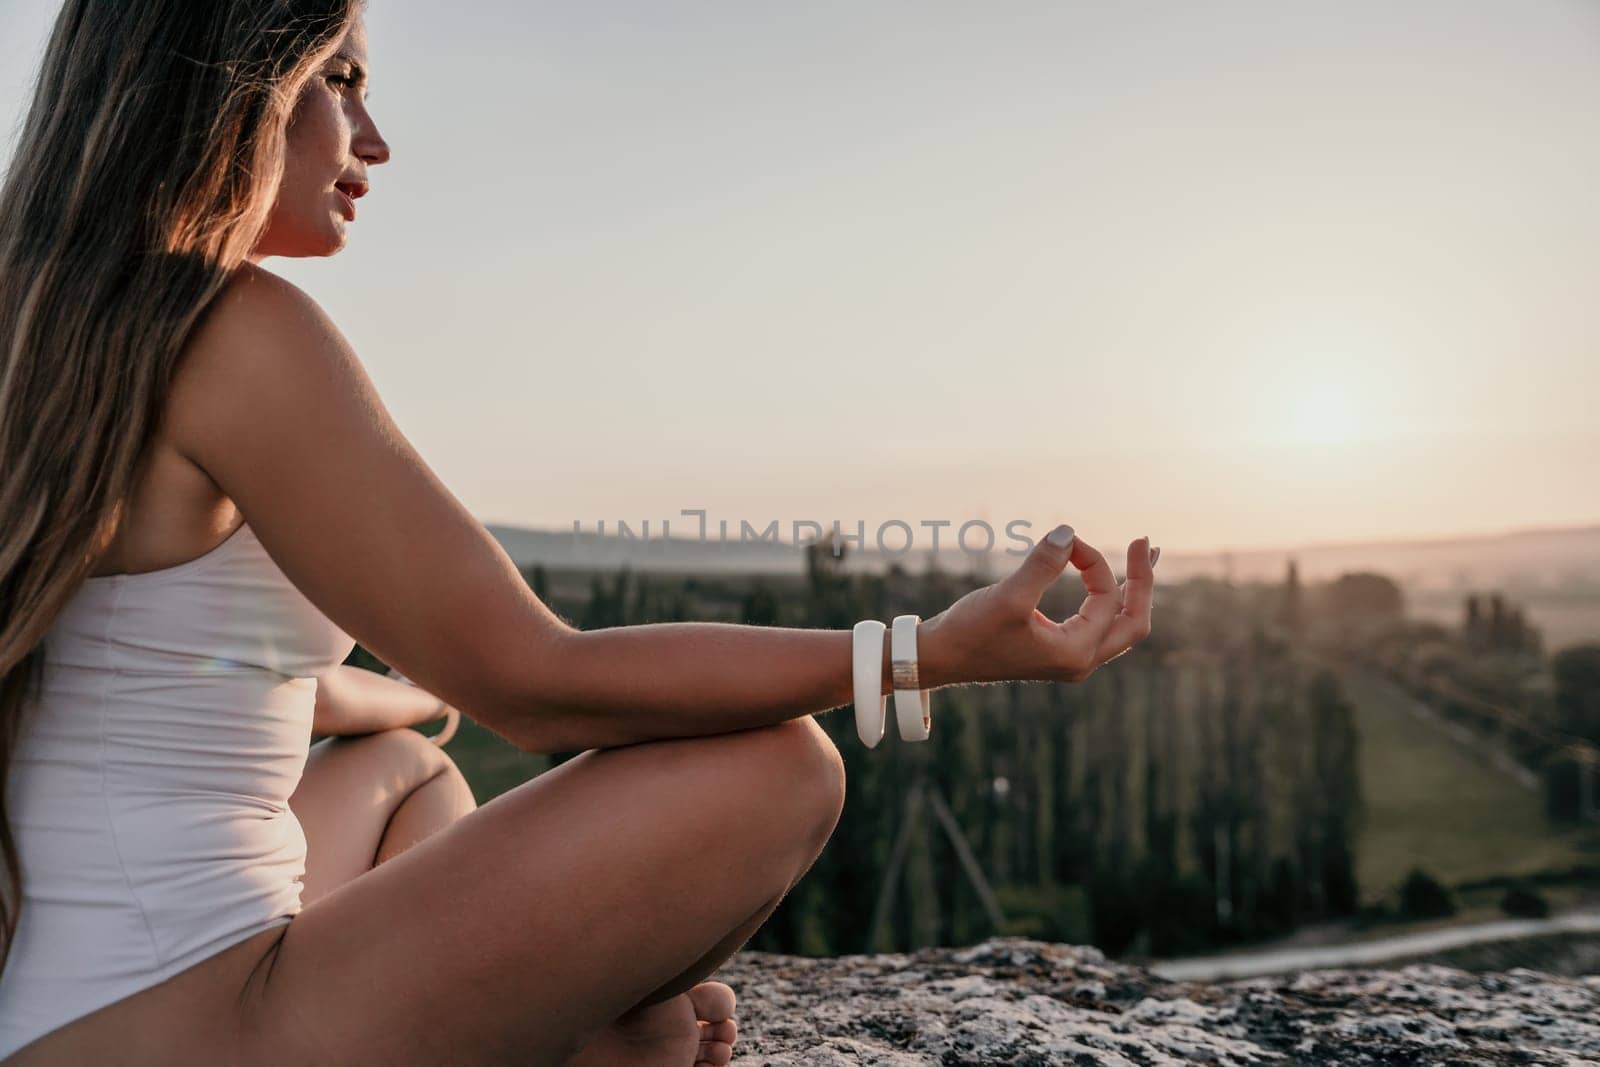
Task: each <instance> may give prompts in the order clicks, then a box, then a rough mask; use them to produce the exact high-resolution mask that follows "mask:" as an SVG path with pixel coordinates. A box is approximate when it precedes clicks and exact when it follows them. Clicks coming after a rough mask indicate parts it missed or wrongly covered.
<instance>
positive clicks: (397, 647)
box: [165, 265, 1150, 752]
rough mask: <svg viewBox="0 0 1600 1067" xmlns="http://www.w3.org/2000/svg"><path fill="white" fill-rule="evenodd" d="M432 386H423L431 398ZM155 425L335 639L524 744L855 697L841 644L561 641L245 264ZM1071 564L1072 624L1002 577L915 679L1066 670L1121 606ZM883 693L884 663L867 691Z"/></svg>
mask: <svg viewBox="0 0 1600 1067" xmlns="http://www.w3.org/2000/svg"><path fill="white" fill-rule="evenodd" d="M465 358H470V356H468V357H465ZM447 374H448V371H447V370H446V369H441V370H440V371H439V377H440V382H441V384H442V383H443V382H444V381H445V380H446V376H447ZM165 417H166V420H167V426H168V431H169V434H170V437H171V439H172V440H173V441H174V442H175V443H176V444H177V445H178V446H179V448H180V450H181V451H182V452H183V453H184V455H185V456H187V457H188V458H189V459H190V460H191V461H193V462H194V463H195V464H196V465H197V466H199V467H200V468H201V469H202V470H204V471H206V473H207V474H208V475H209V476H210V477H211V478H212V479H213V480H214V481H215V482H216V484H217V485H218V486H219V487H220V488H221V489H222V491H223V492H224V493H225V494H227V496H228V497H229V498H230V499H231V500H232V501H233V502H234V504H235V505H237V506H238V508H239V509H240V511H241V512H243V514H244V516H245V520H246V521H247V522H249V523H250V525H251V528H252V530H253V531H254V532H255V534H256V536H257V538H258V539H259V540H260V542H261V543H262V545H263V546H264V547H265V548H266V550H267V552H268V554H269V555H270V556H271V557H272V559H273V560H274V562H276V563H277V565H278V566H279V567H280V568H281V569H282V570H283V572H284V573H285V574H286V575H287V576H288V577H289V579H290V580H291V581H293V582H294V584H295V586H296V587H297V588H299V589H300V591H301V592H302V593H303V594H304V595H305V596H306V597H307V598H308V599H309V600H310V601H311V602H312V603H313V604H315V605H316V606H317V607H318V608H319V609H320V610H321V611H322V612H323V613H324V614H325V615H327V616H328V618H329V619H331V620H332V621H333V622H334V624H335V625H337V626H338V627H339V628H340V629H342V630H343V631H344V632H345V633H347V634H349V635H351V636H352V637H354V638H355V639H356V641H358V642H359V643H360V644H361V646H362V647H363V648H365V649H367V650H368V651H370V652H371V653H372V654H373V655H374V656H376V657H378V658H379V659H380V660H382V661H383V662H385V663H388V664H390V665H391V666H393V667H394V668H395V669H397V670H398V671H400V672H401V673H402V674H403V675H405V676H406V677H407V678H409V679H411V680H412V681H413V682H415V683H416V684H417V685H418V686H420V687H421V688H423V689H425V690H427V691H428V692H429V693H432V694H434V695H435V696H437V697H438V698H440V699H442V700H444V701H445V702H446V703H447V704H449V705H451V706H452V707H456V708H460V709H462V710H463V711H465V712H466V713H467V714H469V715H471V717H472V718H473V719H475V720H477V721H478V722H480V723H482V724H483V725H485V726H487V727H489V728H490V729H492V730H494V731H495V732H497V733H499V734H500V735H502V736H503V737H506V738H507V739H508V740H510V741H511V742H512V743H513V744H515V745H517V746H518V747H520V748H523V749H525V750H528V751H533V752H564V751H578V750H581V749H585V748H593V747H597V746H603V745H616V744H627V743H631V742H635V741H644V740H650V739H654V738H661V737H681V736H694V735H700V734H711V733H720V732H725V731H732V730H741V729H747V728H752V727H759V726H765V725H771V724H776V723H779V722H782V721H785V720H787V719H792V718H796V717H798V716H800V715H804V714H808V713H814V712H818V711H824V710H827V709H829V708H833V707H838V706H840V705H842V704H846V703H848V702H849V701H850V699H851V677H850V676H851V658H852V657H851V653H850V648H851V635H850V633H849V632H848V631H838V630H833V631H829V630H794V629H774V628H767V627H758V626H736V625H733V624H715V623H667V624H657V625H651V626H630V627H622V628H617V629H613V630H597V631H593V632H590V633H583V632H580V631H578V630H575V629H574V628H572V627H571V626H569V625H568V624H567V623H566V622H565V621H564V620H562V619H561V618H560V617H559V616H557V615H556V614H555V613H554V612H553V611H551V610H550V609H549V608H548V607H547V606H546V605H545V604H544V603H543V602H542V601H540V600H539V598H538V597H537V596H535V595H534V593H533V590H531V589H530V588H528V584H527V582H526V581H525V580H524V579H523V577H522V575H521V574H520V572H518V570H517V568H516V565H515V564H514V563H512V561H511V559H510V557H508V556H507V555H506V553H505V551H504V549H502V548H501V547H500V545H499V544H498V543H497V542H496V541H495V540H494V538H493V537H492V536H491V535H490V534H489V532H488V531H487V530H485V529H484V527H483V524H482V523H480V522H479V521H478V520H477V519H476V518H474V517H473V515H472V514H471V512H469V511H468V510H467V509H466V508H465V507H464V506H463V505H462V504H461V503H460V502H459V501H458V500H457V499H456V498H455V497H454V496H453V495H452V494H451V493H450V491H449V490H448V489H447V488H445V486H444V485H443V483H442V482H440V480H439V479H438V478H437V477H436V476H435V475H434V473H433V471H432V470H431V469H430V468H429V467H428V465H427V464H426V463H425V462H423V460H422V458H421V456H419V455H418V454H417V453H416V451H415V450H414V449H413V448H412V447H411V444H410V442H409V441H407V440H406V438H405V436H404V435H403V434H402V433H401V432H400V430H399V428H398V427H397V426H396V425H395V424H394V421H393V419H392V418H391V417H390V415H389V413H388V410H387V409H386V408H385V407H384V405H383V402H382V401H381V400H380V399H379V397H378V394H377V391H376V389H375V388H374V387H373V385H372V382H371V380H370V378H369V377H368V376H367V373H366V370H365V368H364V367H363V366H362V364H361V362H360V360H359V359H358V358H357V357H356V355H355V352H354V351H353V350H352V349H351V347H350V345H349V343H348V342H347V341H346V340H345V339H344V337H343V335H342V334H341V333H340V332H339V330H338V329H337V328H336V327H335V326H334V325H333V323H332V321H331V320H330V319H329V318H328V317H327V315H326V313H324V312H323V310H322V309H321V307H320V306H318V305H317V303H316V302H315V301H314V300H312V299H311V298H310V297H309V296H307V295H306V294H305V293H304V292H303V291H301V290H300V289H299V288H298V287H296V286H294V285H292V284H290V283H289V282H287V281H285V280H284V279H282V278H279V277H278V276H276V275H274V274H272V273H270V272H268V271H265V270H262V269H261V268H259V267H255V266H250V265H247V266H245V267H241V268H240V269H239V271H238V272H237V275H236V276H235V278H234V279H232V280H231V281H230V282H229V284H228V285H227V286H226V287H225V288H224V289H223V291H222V292H221V293H220V294H219V295H218V296H217V298H216V300H215V301H214V302H213V304H212V306H211V307H209V308H208V309H207V311H206V314H205V315H204V316H203V317H202V319H201V321H200V323H199V324H198V326H197V327H196V329H195V331H194V332H193V334H192V335H191V337H190V339H189V341H188V343H187V344H186V346H185V350H184V353H183V355H182V357H181V358H180V361H179V364H178V367H177V369H176V371H175V374H174V377H173V382H172V387H171V391H170V393H169V397H168V401H167V409H166V415H165ZM536 461H537V457H534V458H531V459H530V462H536ZM545 461H547V462H552V463H555V462H560V459H559V457H549V458H547V459H546V460H545ZM1047 544H1048V543H1047V542H1045V541H1041V542H1039V545H1038V546H1036V549H1035V552H1034V553H1033V556H1034V557H1038V558H1039V560H1042V561H1043V563H1042V564H1040V566H1042V568H1043V569H1039V566H1034V563H1035V561H1034V560H1033V559H1032V558H1031V557H1030V561H1029V562H1028V563H1025V564H1024V565H1023V567H1022V568H1019V570H1018V572H1017V574H1018V575H1021V574H1023V573H1024V571H1027V572H1028V573H1030V574H1032V573H1034V571H1037V572H1038V575H1039V578H1040V580H1041V581H1043V580H1045V579H1048V580H1050V581H1053V580H1054V579H1055V578H1057V577H1059V576H1060V574H1061V572H1062V569H1063V568H1064V567H1065V565H1066V562H1067V555H1066V552H1065V550H1055V554H1054V555H1051V554H1050V553H1049V552H1046V551H1045V548H1044V546H1046V545H1047ZM1136 544H1140V545H1141V546H1142V542H1136ZM1078 546H1081V548H1080V547H1078ZM1140 551H1141V555H1142V554H1143V548H1142V547H1141V550H1140ZM1090 553H1092V554H1093V558H1092V559H1091V558H1090V555H1089V554H1090ZM1132 555H1133V552H1132V548H1131V547H1130V560H1131V558H1132ZM1047 557H1048V558H1047ZM1072 561H1073V562H1074V563H1075V564H1076V565H1077V566H1078V567H1079V568H1080V569H1084V568H1085V566H1086V564H1087V565H1088V569H1086V570H1084V580H1085V582H1086V584H1087V583H1090V582H1091V578H1092V579H1093V582H1094V583H1095V584H1096V585H1098V586H1101V587H1102V588H1100V589H1099V592H1098V594H1097V595H1091V597H1090V599H1089V600H1087V601H1085V608H1086V610H1085V611H1082V612H1080V614H1079V615H1077V616H1074V617H1073V619H1069V620H1068V621H1067V622H1066V623H1063V624H1056V623H1052V622H1049V621H1048V620H1045V619H1044V617H1043V616H1042V615H1039V614H1038V612H1037V611H1034V610H1032V608H1031V606H1030V605H1031V604H1036V603H1037V601H1038V596H1037V592H1036V591H1035V592H1029V593H1027V594H1026V595H1024V592H1022V591H1021V590H1022V587H1021V586H1018V585H1017V583H1016V581H1014V580H1013V581H1012V582H1011V584H1012V590H1011V592H1009V593H996V594H994V595H993V596H990V597H988V598H987V599H984V598H979V599H980V600H982V603H981V604H976V603H975V605H969V608H968V610H966V611H965V613H964V614H961V615H960V616H959V618H957V617H955V616H952V618H951V619H950V620H949V621H950V622H957V621H959V622H962V625H960V626H948V631H949V633H950V634H951V635H952V636H951V637H950V638H948V639H946V638H945V637H943V636H942V631H944V630H945V629H946V628H947V627H945V626H936V625H933V624H934V623H935V622H936V621H938V620H937V619H934V620H928V622H926V623H924V624H923V626H922V627H921V628H920V633H921V634H922V636H921V637H919V644H920V646H921V648H920V657H921V659H922V663H923V672H924V674H925V676H926V678H927V680H926V681H924V682H923V685H924V686H926V687H931V686H933V685H944V684H951V683H959V682H964V681H974V680H982V679H984V678H987V677H989V676H990V674H991V673H992V672H993V671H997V670H1004V671H1009V672H1013V673H1009V674H1003V675H999V677H1019V678H1020V677H1031V676H1038V677H1057V676H1060V677H1068V676H1070V675H1071V674H1075V673H1078V672H1082V671H1083V670H1084V668H1086V667H1087V666H1088V665H1089V662H1090V660H1091V659H1092V658H1093V657H1094V656H1095V655H1098V654H1099V653H1098V652H1097V651H1096V649H1097V648H1098V645H1099V643H1100V642H1101V639H1102V638H1105V637H1106V635H1107V634H1109V633H1112V632H1113V629H1114V628H1113V627H1112V624H1111V620H1110V618H1109V617H1107V616H1106V613H1105V611H1104V610H1103V609H1104V608H1105V607H1110V610H1111V611H1112V612H1117V611H1118V606H1117V605H1115V604H1111V603H1109V602H1108V599H1107V597H1108V596H1109V597H1110V598H1111V600H1115V601H1117V602H1120V601H1121V599H1122V597H1121V593H1120V591H1119V590H1118V589H1117V587H1116V585H1115V583H1114V581H1113V580H1112V578H1111V572H1110V568H1109V567H1106V565H1105V562H1104V560H1103V559H1099V554H1098V553H1097V552H1094V550H1093V549H1091V548H1089V547H1088V546H1087V545H1083V544H1082V542H1077V544H1076V545H1075V547H1074V548H1073V552H1072ZM1139 566H1140V567H1141V568H1142V570H1139V571H1136V570H1134V569H1133V567H1132V565H1131V564H1130V569H1129V572H1128V574H1129V581H1128V590H1129V596H1128V604H1129V609H1128V612H1127V613H1126V614H1127V615H1128V616H1129V618H1130V619H1132V617H1133V616H1136V615H1137V614H1138V613H1139V608H1138V598H1137V589H1138V588H1142V589H1143V590H1144V595H1145V598H1146V599H1145V603H1144V607H1143V618H1144V622H1143V625H1144V626H1145V627H1146V628H1147V627H1148V619H1149V608H1148V590H1149V585H1150V579H1149V575H1150V567H1149V564H1148V562H1147V561H1144V560H1141V562H1140V563H1139ZM1030 568H1032V569H1031V570H1030ZM1052 568H1053V573H1051V571H1052ZM1015 578H1016V576H1015V575H1014V576H1013V579H1015ZM1031 580H1032V579H1030V581H1031ZM1108 584H1109V593H1108V592H1107V590H1106V588H1104V587H1105V586H1106V585H1108ZM1028 588H1029V589H1032V588H1033V587H1031V586H1030V587H1028ZM1043 588H1044V586H1043V585H1039V586H1038V587H1037V590H1038V591H1042V589H1043ZM997 589H1000V585H999V584H997V585H995V586H989V587H986V588H985V590H979V591H978V592H988V591H992V590H997ZM1091 592H1092V593H1093V592H1094V590H1093V589H1091ZM1029 595H1031V596H1032V600H1031V601H1029V600H1028V596H1029ZM968 599H969V598H963V601H962V602H958V605H957V606H958V607H959V606H960V605H961V603H965V602H966V601H967V600H968ZM1091 604H1094V605H1098V606H1097V607H1096V609H1095V611H1093V612H1090V611H1089V610H1087V609H1088V608H1089V607H1090V606H1091ZM973 606H981V607H984V609H985V610H984V611H981V612H975V611H974V610H972V607H973ZM994 608H1003V609H1004V610H1003V611H999V612H995V611H993V610H990V609H994ZM1030 612H1031V614H1030ZM1091 614H1093V615H1094V618H1093V620H1091V619H1090V618H1089V616H1090V615H1091ZM1118 625H1119V626H1121V627H1122V630H1121V631H1119V632H1118V634H1115V635H1114V636H1117V641H1116V642H1111V643H1113V644H1115V643H1118V642H1122V641H1123V639H1124V638H1126V642H1125V645H1126V644H1132V643H1133V641H1134V640H1137V636H1139V635H1138V633H1137V631H1138V627H1139V625H1140V624H1139V623H1138V621H1137V620H1136V619H1132V621H1130V622H1122V621H1119V622H1118ZM1046 628H1048V629H1049V632H1047V631H1046ZM1052 634H1054V636H1052ZM1107 640H1109V638H1108V639H1107ZM1125 645H1124V647H1125ZM1018 671H1021V672H1022V673H1015V672H1018ZM890 678H891V676H890V673H889V668H888V653H887V650H886V651H885V653H884V657H883V670H882V677H881V679H880V685H881V691H882V692H889V691H890Z"/></svg>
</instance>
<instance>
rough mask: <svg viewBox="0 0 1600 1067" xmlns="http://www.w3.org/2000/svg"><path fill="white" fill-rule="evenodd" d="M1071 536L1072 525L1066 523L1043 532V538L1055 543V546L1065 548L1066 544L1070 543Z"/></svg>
mask: <svg viewBox="0 0 1600 1067" xmlns="http://www.w3.org/2000/svg"><path fill="white" fill-rule="evenodd" d="M1072 538H1073V533H1072V527H1070V526H1068V525H1067V524H1066V523H1062V524H1061V525H1060V526H1057V527H1056V528H1055V529H1054V530H1051V531H1050V532H1049V533H1047V534H1045V538H1044V539H1045V540H1046V541H1049V542H1050V543H1051V544H1052V545H1055V546H1056V547H1057V548H1066V547H1067V546H1068V545H1070V544H1072Z"/></svg>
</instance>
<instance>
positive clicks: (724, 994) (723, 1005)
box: [689, 982, 738, 1023]
mask: <svg viewBox="0 0 1600 1067" xmlns="http://www.w3.org/2000/svg"><path fill="white" fill-rule="evenodd" d="M689 1001H690V1003H692V1004H693V1005H694V1014H695V1018H697V1019H704V1020H705V1021H706V1022H709V1023H716V1022H721V1021H722V1020H724V1019H728V1018H731V1017H732V1015H733V1009H734V1006H735V1004H736V1003H737V1002H738V998H737V997H735V996H734V994H733V989H732V988H731V987H730V986H728V985H727V984H725V983H723V982H701V983H700V984H699V985H697V986H695V987H694V988H693V989H691V990H689Z"/></svg>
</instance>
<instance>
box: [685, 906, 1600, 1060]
mask: <svg viewBox="0 0 1600 1067" xmlns="http://www.w3.org/2000/svg"><path fill="white" fill-rule="evenodd" d="M716 977H717V978H718V979H719V980H720V981H724V982H727V983H728V984H729V985H730V986H732V987H733V989H734V991H735V992H736V993H737V994H738V996H739V1013H738V1018H739V1041H738V1044H737V1045H736V1046H735V1049H734V1058H733V1067H765V1065H771V1067H834V1065H846V1064H849V1065H856V1064H883V1065H888V1067H900V1065H912V1064H1014V1065H1029V1067H1035V1065H1037V1067H1044V1065H1046V1064H1051V1065H1053V1064H1073V1065H1089V1064H1095V1065H1108V1067H1109V1065H1112V1064H1115V1065H1118V1067H1122V1065H1127V1067H1148V1065H1154V1064H1186V1063H1208V1064H1219V1065H1234V1064H1259V1063H1273V1064H1341V1065H1346V1064H1582V1063H1587V1064H1600V1010H1597V1009H1600V976H1594V977H1587V978H1562V977H1558V976H1555V975H1550V974H1545V973H1542V972H1539V971H1531V970H1526V969H1521V968H1518V969H1514V970H1509V971H1504V972H1499V973H1493V974H1473V973H1469V972H1467V971H1459V970H1455V969H1453V968H1449V967H1441V966H1437V965H1433V964H1417V965H1413V966H1409V967H1405V968H1403V969H1399V970H1325V971H1306V972H1303V973H1301V974H1297V975H1287V976H1282V977H1276V978H1256V979H1248V980H1239V981H1231V982H1217V983H1190V982H1169V981H1166V980H1164V979H1162V978H1158V977H1157V976H1155V975H1153V974H1151V973H1150V972H1148V971H1145V970H1142V969H1140V968H1137V967H1132V966H1127V965H1124V964H1120V963H1114V962H1111V961H1108V960H1107V959H1106V958H1105V956H1104V955H1103V954H1101V953H1100V952H1099V951H1097V950H1096V949H1093V948H1083V947H1078V946H1072V945H1056V944H1050V943H1047V942H1042V941H1032V940H1026V939H1021V938H1014V937H1007V938H994V939H991V940H989V941H986V942H984V943H982V944H980V945H974V946H972V947H969V948H962V949H947V948H938V949H924V950H922V951H920V952H916V953H912V954H894V955H877V956H840V957H836V958H832V959H812V958H810V957H805V956H784V955H776V954H772V953H765V952H740V953H737V954H735V955H734V957H733V958H732V959H730V960H729V961H728V962H727V963H725V964H724V965H723V967H722V969H721V970H720V971H719V972H718V973H717V975H716Z"/></svg>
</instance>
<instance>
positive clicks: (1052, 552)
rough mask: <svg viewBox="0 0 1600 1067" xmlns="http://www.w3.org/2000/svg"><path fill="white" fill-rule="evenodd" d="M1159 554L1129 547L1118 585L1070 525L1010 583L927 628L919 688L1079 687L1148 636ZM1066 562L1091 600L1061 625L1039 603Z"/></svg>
mask: <svg viewBox="0 0 1600 1067" xmlns="http://www.w3.org/2000/svg"><path fill="white" fill-rule="evenodd" d="M1052 538H1053V540H1052ZM1160 552H1161V550H1160V549H1159V548H1157V549H1151V548H1150V539H1149V538H1148V537H1141V538H1139V539H1138V540H1136V541H1133V542H1131V543H1130V544H1129V545H1128V569H1127V572H1126V574H1127V576H1126V578H1125V579H1124V580H1123V582H1122V584H1121V585H1118V584H1117V581H1116V576H1115V575H1114V574H1113V573H1112V572H1111V567H1110V565H1109V564H1107V563H1106V559H1105V557H1104V556H1102V555H1101V554H1100V552H1099V550H1098V549H1096V548H1095V547H1094V546H1093V545H1091V544H1089V543H1088V542H1087V541H1085V540H1083V539H1082V538H1081V537H1076V536H1074V534H1073V530H1072V528H1071V527H1070V526H1058V527H1057V528H1056V529H1055V530H1053V531H1051V533H1050V534H1049V535H1047V536H1046V537H1044V538H1041V539H1040V541H1039V542H1038V544H1036V545H1034V546H1033V548H1032V549H1031V550H1030V551H1029V552H1028V554H1027V556H1026V558H1024V559H1023V561H1022V563H1021V565H1020V566H1018V567H1017V569H1016V570H1015V571H1014V572H1012V573H1011V574H1010V575H1008V576H1007V577H1005V578H1003V579H1002V580H1000V581H998V582H995V583H994V584H992V585H986V586H984V587H983V588H982V589H974V590H973V591H972V592H970V593H968V594H967V595H966V596H963V597H962V598H961V599H960V600H957V601H956V602H955V603H954V604H952V605H950V606H949V607H948V608H946V609H945V610H944V611H941V612H940V613H939V614H937V615H935V616H933V617H932V618H931V619H926V620H924V621H923V622H922V624H921V626H920V627H919V628H918V643H919V645H921V646H922V647H923V648H924V649H926V652H924V653H923V655H922V659H923V663H924V667H923V672H924V677H925V678H926V679H927V680H926V681H925V682H924V683H923V684H924V685H926V684H928V683H929V682H932V684H934V685H941V684H945V683H949V682H955V683H960V682H1002V681H1046V682H1080V681H1082V680H1083V679H1085V678H1087V677H1088V676H1089V675H1090V674H1093V673H1094V671H1095V669H1096V668H1098V667H1099V666H1100V665H1101V664H1104V663H1107V662H1109V661H1110V660H1113V659H1116V658H1117V657H1118V656H1120V655H1122V654H1123V653H1124V652H1127V651H1128V650H1129V649H1131V648H1132V647H1133V646H1134V645H1136V644H1138V643H1139V642H1140V641H1142V640H1143V639H1144V638H1145V637H1147V636H1149V634H1150V606H1151V600H1152V597H1153V595H1154V591H1155V561H1156V558H1157V557H1158V556H1159V555H1160ZM1068 563H1071V564H1072V565H1073V566H1074V567H1076V568H1077V569H1078V571H1079V573H1080V575H1081V576H1082V578H1083V585H1084V588H1085V590H1087V593H1088V595H1087V596H1085V597H1084V600H1083V604H1082V605H1080V606H1079V608H1078V611H1077V613H1076V614H1074V615H1072V616H1070V617H1069V618H1067V619H1065V620H1063V621H1061V622H1056V621H1055V620H1053V619H1051V618H1050V617H1049V616H1047V615H1045V614H1044V612H1042V611H1040V610H1039V601H1040V599H1041V598H1042V597H1043V596H1044V593H1045V590H1047V589H1049V588H1050V587H1051V586H1052V585H1054V584H1055V582H1056V580H1057V579H1059V578H1060V577H1061V574H1062V572H1063V571H1064V570H1065V569H1066V567H1067V564H1068ZM929 675H931V676H932V677H931V678H930V677H928V676H929Z"/></svg>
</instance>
